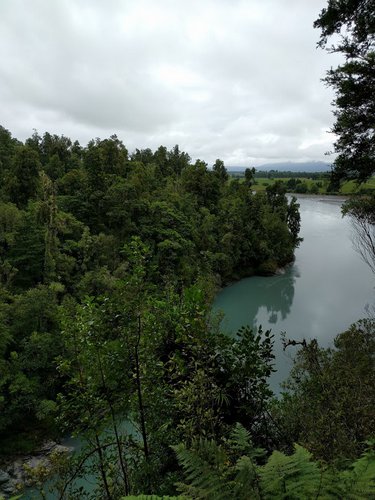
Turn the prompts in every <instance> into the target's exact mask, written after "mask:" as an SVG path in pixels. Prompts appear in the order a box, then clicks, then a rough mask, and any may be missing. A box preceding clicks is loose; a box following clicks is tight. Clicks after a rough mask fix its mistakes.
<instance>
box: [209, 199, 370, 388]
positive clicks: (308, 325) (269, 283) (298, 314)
mask: <svg viewBox="0 0 375 500" xmlns="http://www.w3.org/2000/svg"><path fill="white" fill-rule="evenodd" d="M298 201H299V203H300V205H301V236H302V237H303V238H304V240H303V242H302V244H301V246H300V248H298V249H297V251H296V261H295V263H294V264H293V265H292V266H290V267H289V268H288V269H287V270H286V273H285V274H284V275H282V276H275V277H271V278H261V277H254V278H247V279H244V280H242V281H240V282H238V283H235V284H234V285H231V286H229V287H227V288H225V289H224V290H222V291H221V292H220V294H219V295H218V296H217V299H216V301H215V308H218V309H222V310H223V311H224V313H225V319H224V322H223V327H224V330H226V331H227V332H228V333H229V334H231V335H233V334H235V332H236V331H237V330H238V329H239V328H240V327H241V326H242V325H245V324H247V325H250V326H254V327H257V326H259V325H262V326H263V328H272V331H273V333H274V335H275V354H276V367H277V373H276V374H275V375H274V377H273V378H272V380H271V384H272V387H273V388H274V390H275V391H277V390H278V385H279V382H281V381H282V380H284V379H285V378H286V377H287V375H288V372H289V369H290V366H291V359H290V358H291V353H292V352H293V351H292V350H290V351H289V352H288V353H284V352H283V351H282V345H281V341H280V333H281V332H282V331H285V332H286V333H287V336H288V337H289V338H292V339H296V340H302V339H303V338H305V339H307V340H308V339H311V338H317V339H318V341H319V343H320V344H321V345H323V346H328V345H330V344H331V343H332V340H333V339H334V337H335V336H336V335H337V334H338V333H340V332H342V331H344V330H345V329H346V328H348V326H349V325H350V324H351V323H353V322H355V321H357V320H358V319H359V318H362V317H365V316H366V315H367V312H366V306H367V308H368V304H370V307H371V305H372V304H374V302H375V294H374V289H373V287H374V284H375V281H374V276H373V275H372V274H371V272H370V270H369V268H368V267H367V266H366V264H364V262H362V260H361V258H360V257H359V255H358V254H357V253H356V252H355V250H354V249H353V246H352V243H351V239H350V231H351V227H350V224H349V222H348V221H347V220H346V219H343V218H342V216H341V202H342V201H341V200H339V199H337V198H334V199H329V198H325V199H324V200H319V199H317V198H305V197H301V198H300V197H299V199H298Z"/></svg>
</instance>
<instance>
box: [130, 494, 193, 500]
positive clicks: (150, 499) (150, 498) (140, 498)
mask: <svg viewBox="0 0 375 500" xmlns="http://www.w3.org/2000/svg"><path fill="white" fill-rule="evenodd" d="M121 500H189V499H188V498H187V497H182V496H178V497H170V496H162V497H159V496H157V495H137V496H133V495H130V496H128V497H122V499H121Z"/></svg>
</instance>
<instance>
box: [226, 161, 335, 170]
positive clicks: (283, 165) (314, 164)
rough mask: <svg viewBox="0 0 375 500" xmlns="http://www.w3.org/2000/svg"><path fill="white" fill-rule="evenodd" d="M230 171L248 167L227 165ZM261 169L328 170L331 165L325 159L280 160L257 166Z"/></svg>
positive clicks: (257, 168)
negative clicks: (304, 160) (303, 160)
mask: <svg viewBox="0 0 375 500" xmlns="http://www.w3.org/2000/svg"><path fill="white" fill-rule="evenodd" d="M227 168H228V170H229V172H244V171H245V169H246V168H248V167H234V166H233V167H227ZM255 168H256V170H257V171H259V170H266V171H270V170H278V171H279V172H328V171H330V170H331V165H330V164H329V163H325V162H324V161H306V162H292V161H288V162H280V163H265V164H264V165H259V166H258V167H255Z"/></svg>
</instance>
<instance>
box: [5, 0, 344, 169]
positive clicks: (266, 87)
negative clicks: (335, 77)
mask: <svg viewBox="0 0 375 500" xmlns="http://www.w3.org/2000/svg"><path fill="white" fill-rule="evenodd" d="M325 5H326V1H325V0H324V1H322V0H246V1H240V0H153V1H152V0H131V1H130V0H105V1H104V0H101V1H99V0H0V110H1V118H0V125H3V126H4V127H5V128H7V129H8V130H10V131H11V132H12V134H13V136H15V137H17V138H18V139H21V140H25V139H26V138H27V137H29V136H30V135H31V134H32V133H33V129H37V131H38V132H39V134H41V135H42V134H43V133H44V132H45V131H48V132H50V133H52V134H58V135H61V134H64V135H66V136H68V137H70V138H71V139H73V140H75V139H78V140H79V141H80V143H81V144H82V145H85V144H86V143H87V142H88V141H89V140H90V139H91V138H95V137H100V138H105V137H109V136H110V135H112V134H117V136H118V137H119V138H120V139H121V140H122V141H123V142H124V144H125V145H126V146H127V148H128V149H129V151H130V152H131V151H133V150H134V149H135V148H136V147H138V148H146V147H150V148H152V149H156V148H157V147H158V146H160V145H161V144H162V145H165V146H167V147H168V148H170V147H172V146H174V145H175V144H179V145H180V148H181V149H182V150H184V151H186V152H188V153H189V154H190V156H191V157H192V158H193V159H196V158H201V159H202V160H205V161H207V162H208V163H209V164H212V162H213V161H214V160H215V159H216V158H221V159H222V160H224V162H225V164H226V165H229V166H230V165H236V166H248V165H255V166H257V165H260V164H262V163H267V162H277V161H289V160H290V161H307V160H308V161H314V160H317V161H318V160H321V161H327V157H326V156H324V153H325V152H326V151H328V150H330V149H332V140H333V136H332V134H329V133H327V131H329V129H330V128H331V126H332V124H333V116H332V110H331V105H330V102H331V101H332V99H333V93H332V91H331V90H330V89H327V88H326V87H325V85H324V83H323V82H322V81H321V78H323V77H324V74H325V71H326V70H327V69H329V67H330V66H331V65H333V66H335V65H336V64H337V58H336V57H335V56H332V55H329V54H327V53H325V52H324V51H323V50H321V49H317V48H316V43H317V41H318V39H319V32H318V30H314V29H313V27H312V24H313V22H314V20H315V19H316V18H317V17H318V15H319V12H320V10H321V9H322V8H323V7H324V6H325ZM328 160H329V159H328Z"/></svg>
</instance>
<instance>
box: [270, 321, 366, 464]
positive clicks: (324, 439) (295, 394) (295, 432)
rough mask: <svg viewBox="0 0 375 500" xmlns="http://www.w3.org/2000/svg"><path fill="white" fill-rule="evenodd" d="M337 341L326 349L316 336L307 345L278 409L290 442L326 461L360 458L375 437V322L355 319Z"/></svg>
mask: <svg viewBox="0 0 375 500" xmlns="http://www.w3.org/2000/svg"><path fill="white" fill-rule="evenodd" d="M334 345H335V348H334V349H322V348H320V347H319V345H318V344H317V342H316V341H315V340H313V341H311V342H310V343H308V344H306V345H304V347H303V348H302V349H301V350H300V351H299V353H298V356H297V358H296V361H295V365H294V368H293V370H292V372H291V374H290V377H289V380H288V381H287V383H286V384H285V393H284V394H283V398H282V399H281V400H280V401H279V402H277V403H276V404H275V408H274V416H275V419H276V421H277V422H278V425H279V426H280V427H282V431H283V434H284V436H288V435H289V442H298V443H300V444H302V445H304V446H306V447H307V448H308V449H309V450H310V451H312V452H313V453H314V456H315V457H318V458H321V459H324V460H326V461H333V460H340V459H341V460H342V459H345V458H354V457H357V456H358V455H359V454H360V453H361V452H362V451H363V450H364V446H365V441H366V440H367V439H369V438H371V437H372V436H373V433H374V429H375V414H374V408H375V321H374V320H370V319H364V320H361V321H359V322H358V323H355V324H354V325H352V326H351V327H350V328H349V329H348V330H347V331H346V332H343V333H341V334H340V335H338V336H337V337H336V339H335V342H334ZM287 441H288V439H287Z"/></svg>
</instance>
